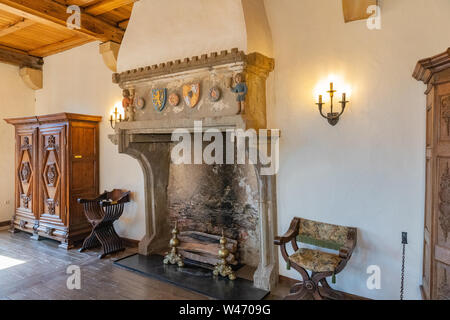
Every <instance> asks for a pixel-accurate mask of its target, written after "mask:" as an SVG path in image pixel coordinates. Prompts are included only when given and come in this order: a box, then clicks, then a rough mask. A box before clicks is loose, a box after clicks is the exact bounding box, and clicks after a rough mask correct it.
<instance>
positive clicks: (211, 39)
mask: <svg viewBox="0 0 450 320" xmlns="http://www.w3.org/2000/svg"><path fill="white" fill-rule="evenodd" d="M241 1H242V0H226V1H223V0H190V1H180V0H141V1H139V2H136V3H135V5H134V9H133V14H132V16H131V20H130V23H129V25H128V28H127V31H126V34H125V38H124V41H123V45H122V49H121V51H120V54H119V60H118V71H119V72H121V71H125V70H129V69H134V68H137V67H143V66H149V65H153V64H159V63H161V62H167V61H172V60H175V59H184V58H186V57H192V56H198V55H201V54H205V53H210V52H216V51H221V50H229V49H232V48H239V49H240V50H244V51H245V50H247V38H246V26H245V20H244V12H243V9H242V4H241ZM142 52H145V54H142Z"/></svg>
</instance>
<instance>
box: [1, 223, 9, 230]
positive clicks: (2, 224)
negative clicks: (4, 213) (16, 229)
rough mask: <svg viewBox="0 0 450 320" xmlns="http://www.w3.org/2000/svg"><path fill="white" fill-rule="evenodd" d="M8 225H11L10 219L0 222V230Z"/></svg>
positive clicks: (5, 228)
mask: <svg viewBox="0 0 450 320" xmlns="http://www.w3.org/2000/svg"><path fill="white" fill-rule="evenodd" d="M10 225H11V221H3V222H0V231H3V230H8V229H9V226H10Z"/></svg>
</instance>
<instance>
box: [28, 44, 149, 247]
mask: <svg viewBox="0 0 450 320" xmlns="http://www.w3.org/2000/svg"><path fill="white" fill-rule="evenodd" d="M111 79H112V77H111V71H110V70H109V69H108V68H107V67H106V66H105V64H104V63H103V61H102V56H101V55H100V54H99V53H98V43H91V44H87V45H84V46H82V47H78V48H76V49H72V50H69V51H66V52H63V53H60V54H57V55H54V56H51V57H48V58H46V59H45V67H44V88H43V89H42V90H39V91H37V92H36V114H37V115H42V114H51V113H58V112H73V113H82V114H90V115H98V116H103V117H104V118H103V121H102V123H101V124H100V192H103V191H104V190H112V189H114V188H123V189H128V190H131V191H132V192H133V194H132V197H133V201H132V202H131V204H129V205H127V206H126V210H125V212H124V216H123V217H122V218H121V219H120V221H119V222H118V223H117V230H118V232H119V233H120V235H121V236H123V237H126V238H130V239H136V240H140V239H141V238H142V237H143V236H144V234H145V224H144V217H145V214H144V213H145V204H144V178H143V175H142V172H141V169H140V167H139V164H138V162H137V161H135V160H134V159H132V158H130V157H129V156H126V155H121V154H119V153H118V150H117V146H114V145H113V144H112V142H111V141H110V140H109V139H108V134H112V133H114V132H113V130H112V129H111V127H110V125H109V121H108V119H109V116H110V112H111V110H112V109H113V107H114V105H115V104H116V103H117V102H119V101H121V99H122V95H121V94H122V91H121V90H120V88H119V87H118V86H117V85H115V84H113V83H112V80H111Z"/></svg>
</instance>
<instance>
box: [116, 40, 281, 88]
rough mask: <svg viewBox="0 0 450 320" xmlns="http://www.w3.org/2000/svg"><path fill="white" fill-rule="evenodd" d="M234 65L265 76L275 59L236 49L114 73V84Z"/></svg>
mask: <svg viewBox="0 0 450 320" xmlns="http://www.w3.org/2000/svg"><path fill="white" fill-rule="evenodd" d="M232 63H244V64H246V65H248V66H255V67H257V70H258V71H261V72H263V74H267V75H268V74H269V73H270V72H271V71H273V70H274V68H275V61H274V59H272V58H268V57H266V56H264V55H262V54H260V53H251V54H249V55H246V54H245V53H244V52H243V51H239V49H237V48H235V49H231V51H227V50H224V51H221V52H220V53H218V52H213V53H211V54H209V55H208V54H203V55H201V56H195V57H192V58H185V59H184V60H183V61H181V60H175V61H169V62H166V63H161V64H159V65H153V66H148V67H144V68H138V69H133V70H128V71H125V72H122V73H114V74H113V83H117V84H119V85H121V86H122V84H123V83H125V82H132V81H139V80H143V79H145V80H151V79H152V78H156V77H160V76H164V75H170V74H176V73H181V72H186V71H191V70H197V69H202V68H212V67H216V66H220V65H225V64H232Z"/></svg>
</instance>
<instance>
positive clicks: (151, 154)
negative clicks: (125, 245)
mask: <svg viewBox="0 0 450 320" xmlns="http://www.w3.org/2000/svg"><path fill="white" fill-rule="evenodd" d="M273 68H274V61H273V59H270V58H267V57H264V56H262V55H260V54H258V53H254V54H250V55H245V54H244V53H242V52H240V51H238V50H236V49H234V50H232V51H231V52H227V51H224V52H222V53H220V54H215V53H213V54H211V55H210V56H207V55H204V56H201V57H194V58H192V59H185V60H184V61H183V62H181V61H174V62H170V63H165V64H161V65H159V66H152V67H147V68H141V69H137V70H131V71H127V72H123V73H121V74H115V75H114V77H113V80H114V82H115V83H118V84H119V85H120V87H121V88H123V89H132V90H133V92H135V93H136V95H138V96H139V97H144V98H145V99H146V100H147V101H146V109H145V110H144V111H141V112H137V113H136V121H131V122H122V123H118V124H117V126H116V129H115V134H113V135H110V136H109V138H110V140H111V141H112V142H113V143H114V144H115V145H117V146H118V150H119V153H122V154H128V155H130V156H131V157H133V158H134V159H136V160H137V161H138V163H139V164H140V166H141V168H142V171H143V173H144V184H145V206H146V209H145V214H146V235H145V237H144V238H143V239H142V241H141V242H140V244H139V253H140V254H142V255H150V254H153V253H161V252H163V251H164V250H167V247H168V241H169V239H170V230H171V228H170V225H169V219H168V194H167V190H168V186H169V176H170V167H171V157H170V152H171V150H172V147H173V142H172V139H171V137H172V132H173V131H174V130H175V129H180V128H182V129H186V130H188V131H189V132H193V131H194V121H196V120H201V121H202V125H203V130H204V131H205V130H207V129H209V128H215V129H218V130H220V131H221V132H225V131H226V130H228V129H243V130H247V129H256V130H258V129H264V128H266V127H267V119H266V79H267V76H268V74H269V73H270V72H271V71H272V70H273ZM235 73H243V74H245V77H246V83H247V85H248V95H247V99H246V105H247V107H248V108H247V107H246V110H248V112H246V113H245V114H236V112H235V111H234V110H235V106H236V104H237V103H236V97H235V95H232V94H231V93H230V92H229V90H230V89H229V88H227V87H226V86H225V84H224V79H227V78H230V77H232V76H233V74H235ZM195 81H199V82H200V83H201V84H202V85H203V89H202V91H203V93H202V97H201V99H203V104H199V107H198V108H197V109H187V110H182V111H180V112H174V110H175V108H174V107H173V108H172V107H171V108H170V109H169V108H168V110H167V109H166V110H164V112H159V113H158V112H157V111H156V110H154V108H153V106H152V105H151V104H152V101H151V99H150V98H149V96H148V95H149V92H151V89H154V88H164V87H166V88H169V90H172V92H176V90H177V88H179V86H180V84H183V83H191V82H195ZM212 85H216V86H219V87H220V88H221V90H222V92H223V93H224V96H223V98H222V101H221V103H223V104H222V108H221V109H217V108H216V109H214V107H215V105H214V103H213V102H211V101H210V100H208V98H207V94H208V92H209V88H210V86H212ZM188 115H189V116H188ZM272 141H273V140H272V137H271V138H269V139H268V140H267V143H268V147H269V148H270V147H271V146H272ZM251 147H253V148H257V146H251ZM254 171H255V175H256V178H257V182H258V193H259V208H258V211H259V212H258V213H259V219H258V224H259V226H258V231H259V234H260V239H259V244H260V248H259V265H258V268H257V270H256V272H255V274H254V284H255V286H256V287H258V288H261V289H266V290H270V289H272V288H273V287H274V286H275V285H276V284H277V282H278V276H279V271H278V251H277V249H276V247H275V246H274V244H273V243H274V237H275V234H276V233H277V197H276V175H273V176H264V175H261V174H260V173H261V165H260V164H256V165H254Z"/></svg>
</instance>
